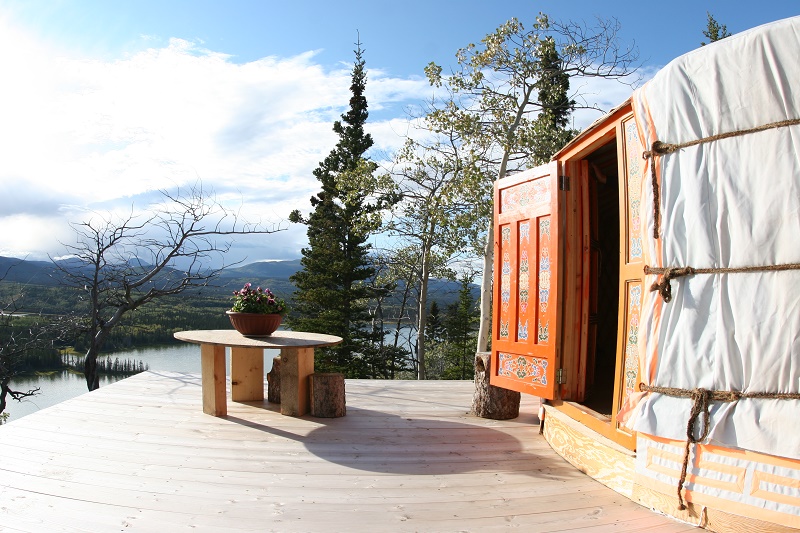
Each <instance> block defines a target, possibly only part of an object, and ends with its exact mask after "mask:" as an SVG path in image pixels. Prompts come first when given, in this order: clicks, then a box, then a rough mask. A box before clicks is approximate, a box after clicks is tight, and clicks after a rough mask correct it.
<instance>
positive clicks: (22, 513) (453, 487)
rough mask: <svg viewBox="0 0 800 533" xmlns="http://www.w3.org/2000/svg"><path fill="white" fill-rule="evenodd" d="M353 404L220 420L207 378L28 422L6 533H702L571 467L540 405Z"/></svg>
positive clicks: (0, 480) (443, 400) (5, 443)
mask: <svg viewBox="0 0 800 533" xmlns="http://www.w3.org/2000/svg"><path fill="white" fill-rule="evenodd" d="M346 389H347V416H346V417H343V418H337V419H315V418H312V417H310V416H304V417H300V418H293V417H286V416H282V415H281V414H280V412H279V407H278V406H276V405H274V404H270V403H268V402H266V401H260V402H246V403H238V402H231V401H229V402H228V416H227V417H225V418H216V417H212V416H208V415H205V414H203V412H202V393H201V388H200V378H199V376H197V375H193V374H181V373H169V372H146V373H143V374H139V375H137V376H134V377H131V378H128V379H125V380H122V381H120V382H118V383H115V384H113V385H109V386H106V387H103V388H102V389H100V390H98V391H94V392H92V393H88V394H85V395H82V396H80V397H78V398H75V399H72V400H68V401H66V402H64V403H62V404H59V405H57V406H54V407H51V408H49V409H45V410H43V411H41V412H39V413H35V414H32V415H29V416H27V417H23V418H21V419H19V420H16V421H13V422H11V423H9V424H7V425H5V426H2V427H0V449H2V450H3V460H2V463H0V530H9V531H87V530H88V531H115V530H125V531H152V530H158V531H188V530H192V531H222V532H225V531H344V530H346V531H475V530H481V531H492V530H495V529H506V528H511V527H516V528H522V529H523V530H528V531H540V532H549V531H552V532H556V531H565V532H566V531H575V532H577V531H582V532H586V533H589V532H594V531H608V530H613V531H620V532H635V531H636V532H638V531H658V532H659V533H672V532H684V531H689V526H686V525H685V524H681V523H678V522H675V521H673V520H671V519H669V518H666V517H663V516H660V515H657V514H655V513H652V512H650V511H649V510H647V509H645V508H643V507H641V506H639V505H637V504H635V503H633V502H631V501H630V500H628V499H626V498H625V497H623V496H620V495H618V494H617V493H615V492H613V491H611V490H610V489H607V488H606V487H604V486H602V485H600V484H599V483H597V482H595V481H594V480H592V479H590V478H589V477H587V476H585V475H584V474H582V473H580V472H578V471H577V470H576V469H574V468H573V467H572V466H571V465H569V464H568V463H567V462H566V461H564V460H563V459H561V458H560V457H559V456H558V455H557V454H555V452H553V451H552V449H551V448H550V447H549V445H548V444H547V443H546V442H545V441H544V439H543V438H542V437H541V436H540V435H539V434H538V425H537V419H536V415H535V413H536V412H537V410H538V403H537V401H536V399H534V398H532V397H528V396H523V404H522V408H521V415H520V417H519V418H518V419H515V420H504V421H499V420H486V419H480V418H476V417H472V416H470V415H468V414H467V411H468V409H469V406H470V403H471V397H472V391H473V386H472V383H470V382H415V381H405V382H397V381H390V382H387V381H367V380H355V381H350V380H349V381H347V383H346ZM229 393H230V391H229Z"/></svg>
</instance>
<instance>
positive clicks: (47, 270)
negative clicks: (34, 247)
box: [0, 257, 479, 305]
mask: <svg viewBox="0 0 800 533" xmlns="http://www.w3.org/2000/svg"><path fill="white" fill-rule="evenodd" d="M58 263H59V265H60V266H67V267H73V268H80V267H81V266H82V265H81V263H80V262H79V261H77V260H75V259H66V260H63V261H59V262H58ZM301 268H302V266H301V264H300V260H299V259H292V260H286V261H258V262H256V263H249V264H247V265H242V266H238V267H232V268H228V269H225V270H223V271H222V274H221V275H220V277H219V279H217V280H216V282H215V283H214V286H213V287H208V288H206V289H203V290H202V291H201V292H202V293H205V294H207V295H209V294H219V295H220V296H230V293H231V292H233V291H234V290H237V289H240V288H241V287H242V286H243V285H244V284H245V283H252V284H253V285H256V286H261V287H265V288H266V287H269V288H270V289H271V290H272V291H274V292H275V293H276V294H278V295H279V296H282V297H284V298H290V297H291V295H292V293H293V292H294V286H293V285H292V283H291V282H290V281H289V277H290V276H291V275H292V274H294V273H295V272H297V271H298V270H300V269H301ZM0 281H6V282H15V283H23V284H26V285H45V286H57V285H59V284H60V283H61V273H60V272H59V271H58V270H57V269H56V268H55V267H54V265H53V264H52V263H50V262H49V261H27V260H25V259H16V258H13V257H0ZM460 287H461V285H460V284H459V283H456V282H452V281H447V280H441V279H432V280H430V283H429V288H428V293H429V297H430V298H431V299H432V300H437V301H438V302H439V305H447V304H449V303H451V302H454V301H456V300H457V299H458V291H459V289H460ZM472 292H473V296H475V297H476V298H477V295H478V294H479V290H478V287H477V286H473V291H472Z"/></svg>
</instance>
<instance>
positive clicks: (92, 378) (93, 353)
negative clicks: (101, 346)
mask: <svg viewBox="0 0 800 533" xmlns="http://www.w3.org/2000/svg"><path fill="white" fill-rule="evenodd" d="M97 352H98V350H97V349H95V347H94V346H92V347H90V348H89V349H88V350H87V351H86V357H85V358H84V359H83V375H84V377H85V378H86V387H87V388H88V389H89V390H90V391H93V390H97V389H99V388H100V375H99V374H98V373H97Z"/></svg>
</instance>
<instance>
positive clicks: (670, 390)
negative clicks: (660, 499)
mask: <svg viewBox="0 0 800 533" xmlns="http://www.w3.org/2000/svg"><path fill="white" fill-rule="evenodd" d="M639 390H640V391H642V392H651V393H652V392H656V393H658V394H664V395H666V396H672V397H675V398H690V399H691V400H692V409H691V411H690V412H689V420H688V422H687V424H686V448H685V449H684V452H683V464H682V466H681V475H680V478H679V479H678V509H679V510H681V511H683V510H685V509H686V504H685V503H684V501H683V485H684V483H686V471H687V470H688V468H689V451H690V449H691V446H692V444H697V443H701V442H702V441H704V440H705V439H706V437H708V433H709V431H710V430H711V426H710V424H709V412H708V408H709V404H710V403H711V402H726V403H727V402H735V401H737V400H741V399H742V398H749V399H761V400H800V393H798V392H740V391H735V390H731V391H720V390H708V389H701V388H698V389H679V388H676V387H656V386H654V385H645V384H644V383H639ZM698 420H700V421H701V425H700V436H699V437H695V436H694V434H695V427H696V426H697V421H698Z"/></svg>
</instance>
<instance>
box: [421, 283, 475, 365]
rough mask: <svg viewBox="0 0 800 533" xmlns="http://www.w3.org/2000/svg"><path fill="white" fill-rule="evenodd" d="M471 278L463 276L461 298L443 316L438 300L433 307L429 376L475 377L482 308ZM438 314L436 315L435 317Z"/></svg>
mask: <svg viewBox="0 0 800 533" xmlns="http://www.w3.org/2000/svg"><path fill="white" fill-rule="evenodd" d="M470 285H471V283H470V281H469V280H468V279H462V282H461V290H460V291H459V298H458V301H457V302H454V303H452V304H450V305H449V306H447V310H446V312H445V313H444V314H443V315H441V314H440V313H439V311H438V305H437V304H436V302H434V303H433V304H432V305H431V310H430V321H429V326H430V331H429V332H428V340H429V344H430V366H429V377H430V378H432V379H473V378H474V377H475V367H474V359H475V341H476V339H477V334H478V320H479V318H480V313H479V310H478V308H477V306H476V301H475V298H474V297H473V295H472V290H471V287H470ZM434 317H435V318H434Z"/></svg>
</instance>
